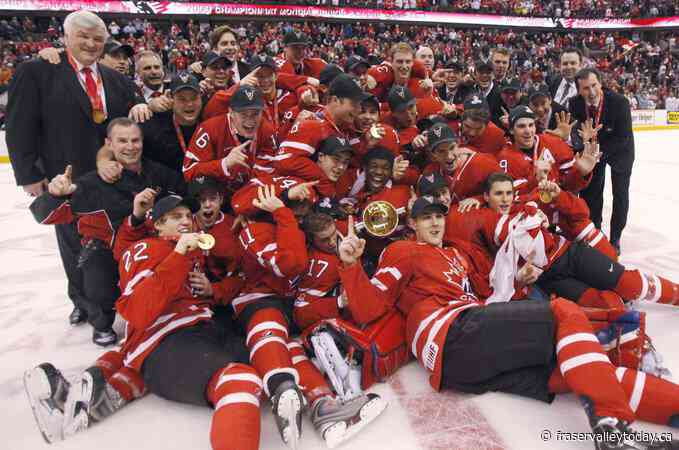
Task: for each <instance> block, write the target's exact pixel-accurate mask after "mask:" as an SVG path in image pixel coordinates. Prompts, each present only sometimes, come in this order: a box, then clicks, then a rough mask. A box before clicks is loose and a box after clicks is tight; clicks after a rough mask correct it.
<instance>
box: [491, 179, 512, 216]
mask: <svg viewBox="0 0 679 450" xmlns="http://www.w3.org/2000/svg"><path fill="white" fill-rule="evenodd" d="M483 198H484V199H485V200H486V203H488V207H489V208H490V209H492V210H493V211H495V212H498V213H502V214H509V211H510V210H511V209H512V203H513V202H514V186H513V184H512V182H511V181H497V182H495V183H493V184H492V185H491V186H490V191H489V192H485V193H484V194H483Z"/></svg>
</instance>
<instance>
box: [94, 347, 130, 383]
mask: <svg viewBox="0 0 679 450" xmlns="http://www.w3.org/2000/svg"><path fill="white" fill-rule="evenodd" d="M94 365H95V366H97V367H99V368H100V369H101V371H102V373H103V374H104V378H105V379H106V381H108V379H109V378H111V376H112V375H113V374H114V373H116V372H117V371H118V370H119V369H120V368H121V367H123V354H122V353H120V352H119V351H116V350H111V351H109V352H106V353H104V354H103V355H101V356H100V357H99V358H97V360H96V361H95V362H94Z"/></svg>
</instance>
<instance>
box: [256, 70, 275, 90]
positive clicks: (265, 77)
mask: <svg viewBox="0 0 679 450" xmlns="http://www.w3.org/2000/svg"><path fill="white" fill-rule="evenodd" d="M255 77H256V78H257V85H258V87H259V89H260V90H261V91H262V94H264V96H265V97H269V98H272V97H273V96H275V95H276V72H274V70H273V69H272V68H271V67H267V66H262V67H260V68H259V70H258V71H257V75H256V76H255Z"/></svg>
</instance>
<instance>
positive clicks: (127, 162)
mask: <svg viewBox="0 0 679 450" xmlns="http://www.w3.org/2000/svg"><path fill="white" fill-rule="evenodd" d="M106 145H107V146H108V147H109V148H110V149H111V150H112V151H113V157H114V158H115V159H116V161H118V162H119V163H120V164H122V165H123V167H125V168H133V167H135V166H137V165H138V164H139V162H140V161H141V153H142V145H143V139H142V134H141V130H140V129H139V127H138V126H137V125H130V126H124V125H116V126H114V127H113V129H111V132H110V134H109V136H108V137H107V138H106Z"/></svg>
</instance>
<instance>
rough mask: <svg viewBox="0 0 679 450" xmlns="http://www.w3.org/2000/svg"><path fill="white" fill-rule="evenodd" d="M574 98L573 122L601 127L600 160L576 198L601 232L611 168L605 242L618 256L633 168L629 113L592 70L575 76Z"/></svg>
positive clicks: (626, 105) (622, 100)
mask: <svg viewBox="0 0 679 450" xmlns="http://www.w3.org/2000/svg"><path fill="white" fill-rule="evenodd" d="M575 80H576V83H577V85H578V94H579V95H578V96H577V97H574V98H573V99H571V101H570V103H569V109H570V113H571V115H572V117H573V119H576V120H578V121H579V122H580V123H581V124H582V123H583V122H584V121H585V120H592V122H593V125H594V127H597V126H601V130H600V131H599V133H598V135H597V137H596V139H597V140H598V142H599V146H600V149H599V150H600V151H601V160H600V161H599V163H598V164H597V165H596V167H595V168H594V171H593V172H592V181H591V182H590V184H589V186H588V187H587V188H585V189H583V190H582V192H581V193H580V196H581V197H582V198H583V199H584V200H585V201H586V202H587V206H589V210H590V218H591V219H592V222H594V225H595V226H596V227H597V228H599V229H601V220H602V218H601V211H602V209H603V204H604V184H605V179H606V164H608V165H609V166H610V167H611V183H612V187H613V211H612V214H611V228H610V232H609V236H608V237H609V240H610V241H611V244H612V245H613V247H615V249H616V251H617V252H618V254H619V253H620V237H621V236H622V230H623V229H624V228H625V225H626V224H627V212H628V210H629V183H630V178H631V176H632V166H633V165H634V134H633V133H632V111H631V110H630V105H629V102H628V101H627V99H626V98H625V97H624V96H622V95H619V94H616V93H615V92H612V91H610V90H608V89H603V88H602V86H601V74H600V73H599V72H598V71H597V70H596V69H582V70H581V71H579V72H578V74H577V75H576V76H575Z"/></svg>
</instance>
